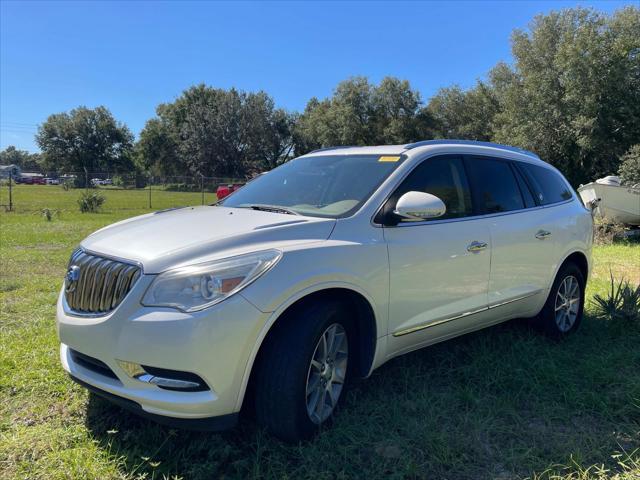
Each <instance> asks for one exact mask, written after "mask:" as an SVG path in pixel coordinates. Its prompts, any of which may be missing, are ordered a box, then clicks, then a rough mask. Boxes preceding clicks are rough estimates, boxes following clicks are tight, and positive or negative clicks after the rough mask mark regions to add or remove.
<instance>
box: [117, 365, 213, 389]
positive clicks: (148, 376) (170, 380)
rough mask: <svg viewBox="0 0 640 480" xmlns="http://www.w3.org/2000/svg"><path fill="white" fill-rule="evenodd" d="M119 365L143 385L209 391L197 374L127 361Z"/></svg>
mask: <svg viewBox="0 0 640 480" xmlns="http://www.w3.org/2000/svg"><path fill="white" fill-rule="evenodd" d="M118 365H119V366H120V368H122V370H123V371H124V372H125V373H126V374H127V375H128V376H129V377H130V378H133V379H135V380H138V381H140V382H143V383H150V384H152V385H155V386H156V387H158V388H162V389H163V390H173V391H182V392H203V391H206V390H209V387H208V386H207V384H206V382H205V381H204V380H203V379H202V378H200V377H199V376H198V375H196V374H195V373H191V372H182V371H180V370H169V369H165V368H157V367H150V366H147V365H140V364H139V363H134V362H127V361H125V360H118Z"/></svg>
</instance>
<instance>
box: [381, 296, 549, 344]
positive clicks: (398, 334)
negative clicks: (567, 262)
mask: <svg viewBox="0 0 640 480" xmlns="http://www.w3.org/2000/svg"><path fill="white" fill-rule="evenodd" d="M540 292H542V289H539V290H536V291H534V292H531V293H527V294H526V295H522V296H520V297H516V298H512V299H510V300H507V301H504V302H499V303H493V304H491V305H489V306H487V307H483V308H480V309H478V310H473V311H471V312H465V313H462V314H460V315H456V316H455V317H449V318H443V319H441V320H436V321H435V322H430V323H425V324H422V325H416V326H415V327H411V328H407V329H406V330H400V331H399V332H394V333H393V336H394V337H401V336H402V335H407V334H409V333H414V332H419V331H420V330H424V329H425V328H430V327H435V326H437V325H442V324H443V323H447V322H451V321H453V320H459V319H461V318H464V317H468V316H470V315H475V314H477V313H481V312H486V311H487V310H492V309H494V308H498V307H502V306H503V305H508V304H509V303H513V302H518V301H520V300H524V299H526V298H529V297H533V296H534V295H538V294H539V293H540Z"/></svg>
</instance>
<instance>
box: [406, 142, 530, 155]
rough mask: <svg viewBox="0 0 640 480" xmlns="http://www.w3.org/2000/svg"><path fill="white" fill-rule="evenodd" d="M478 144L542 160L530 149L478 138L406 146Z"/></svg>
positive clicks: (408, 145)
mask: <svg viewBox="0 0 640 480" xmlns="http://www.w3.org/2000/svg"><path fill="white" fill-rule="evenodd" d="M451 144H453V145H478V146H481V147H493V148H500V149H502V150H509V151H511V152H517V153H523V154H525V155H529V156H530V157H534V158H537V159H538V160H540V157H539V156H538V155H536V154H535V153H533V152H530V151H529V150H524V149H522V148H518V147H511V146H509V145H500V144H499V143H492V142H479V141H476V140H422V141H420V142H414V143H409V144H407V145H405V146H404V148H406V149H407V150H411V149H412V148H416V147H426V146H428V145H451Z"/></svg>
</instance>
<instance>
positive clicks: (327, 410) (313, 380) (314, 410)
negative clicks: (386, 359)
mask: <svg viewBox="0 0 640 480" xmlns="http://www.w3.org/2000/svg"><path fill="white" fill-rule="evenodd" d="M348 360H349V342H348V339H347V332H346V331H345V329H344V327H343V326H342V325H340V324H339V323H334V324H331V325H329V327H328V328H327V329H326V330H325V331H324V332H323V334H322V335H321V336H320V339H319V340H318V343H317V344H316V348H315V351H314V352H313V356H312V357H311V363H310V365H309V372H308V374H307V388H306V401H307V413H308V414H309V418H310V419H311V421H312V422H313V423H315V424H317V425H319V424H321V423H322V422H324V421H325V420H326V419H327V418H329V416H331V413H332V412H333V410H334V409H335V407H336V405H337V404H338V399H339V398H340V393H342V388H343V386H344V381H345V378H346V375H347V362H348Z"/></svg>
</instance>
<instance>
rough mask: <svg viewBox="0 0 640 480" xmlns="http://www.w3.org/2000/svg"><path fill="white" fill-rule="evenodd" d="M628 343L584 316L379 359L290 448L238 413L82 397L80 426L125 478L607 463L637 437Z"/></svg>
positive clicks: (479, 470)
mask: <svg viewBox="0 0 640 480" xmlns="http://www.w3.org/2000/svg"><path fill="white" fill-rule="evenodd" d="M638 345H640V331H638V329H634V330H631V331H629V330H620V329H614V328H611V327H608V326H607V325H606V324H605V323H603V322H600V321H597V320H595V319H593V318H589V317H586V318H585V321H584V322H583V325H582V328H581V330H580V331H579V332H578V333H577V334H575V335H573V336H571V337H570V338H568V339H566V340H564V341H560V342H556V341H551V340H549V339H547V338H545V337H542V336H540V335H539V334H538V333H537V332H536V331H534V330H532V329H531V328H530V327H529V326H528V324H527V322H526V321H513V322H509V323H507V324H504V325H500V326H497V327H493V328H489V329H486V330H483V331H480V332H476V333H473V334H469V335H465V336H463V337H460V338H458V339H455V340H451V341H448V342H444V343H441V344H438V345H435V346H432V347H429V348H426V349H423V350H420V351H417V352H414V353H411V354H408V355H405V356H403V357H399V358H397V359H394V360H392V361H390V362H388V363H387V364H385V365H384V366H382V367H381V368H380V369H378V370H377V371H376V372H374V374H373V375H372V377H371V378H369V379H367V380H365V381H362V382H359V383H358V384H356V385H354V386H353V387H352V388H351V389H350V390H349V391H348V394H347V395H346V398H345V399H344V405H343V407H342V408H341V411H340V412H338V415H337V418H336V420H335V422H334V424H333V426H332V428H330V429H326V430H324V431H323V432H321V434H320V435H319V436H318V437H317V438H315V439H314V440H313V441H311V442H309V443H306V444H302V445H296V446H292V445H285V444H283V443H281V442H279V441H278V440H276V439H274V438H272V437H270V436H269V435H268V434H266V433H265V432H263V431H262V430H260V429H258V428H257V427H256V426H255V424H253V423H252V422H251V420H243V421H241V423H240V425H239V426H238V427H237V428H236V429H234V430H231V431H229V432H225V433H222V434H210V433H196V432H188V431H181V430H171V429H169V428H165V427H162V426H159V425H157V424H155V423H153V422H150V421H148V420H144V419H141V418H139V417H137V416H135V415H133V414H130V413H128V412H126V411H124V410H121V409H119V408H117V407H114V406H112V405H110V404H109V403H108V402H106V401H104V400H102V399H100V398H98V397H95V396H91V397H90V401H89V405H88V412H87V421H86V423H87V426H88V428H89V429H90V431H91V432H92V435H93V436H94V438H95V439H96V440H97V442H98V444H99V445H100V446H101V447H102V448H103V449H105V450H106V451H107V452H108V454H110V455H112V456H114V457H118V458H120V460H121V461H122V463H121V465H122V467H121V469H122V474H123V475H130V476H136V475H143V474H146V475H148V476H149V477H152V476H154V475H155V476H156V477H158V476H161V475H167V476H169V475H177V476H179V477H183V478H218V477H223V476H224V477H225V478H247V477H253V478H263V477H278V478H281V477H289V478H314V479H315V478H336V477H349V478H364V477H368V478H389V477H396V478H441V477H446V478H448V479H479V478H521V477H527V476H530V475H532V474H533V473H536V472H537V473H541V472H544V471H547V473H548V474H549V473H550V472H551V471H556V472H559V473H562V472H565V469H566V468H568V469H569V470H567V471H570V470H571V469H576V468H579V467H578V466H583V467H587V466H589V465H593V464H604V465H605V467H607V468H611V469H613V470H615V469H618V468H619V465H618V464H617V461H616V459H615V458H613V457H612V455H613V454H614V453H615V452H627V454H632V452H633V451H634V450H635V449H637V448H638V447H640V348H638ZM632 455H633V456H634V458H637V457H635V456H637V452H635V453H633V454H632ZM638 460H640V459H638ZM563 466H567V467H563ZM565 473H566V472H565Z"/></svg>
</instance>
